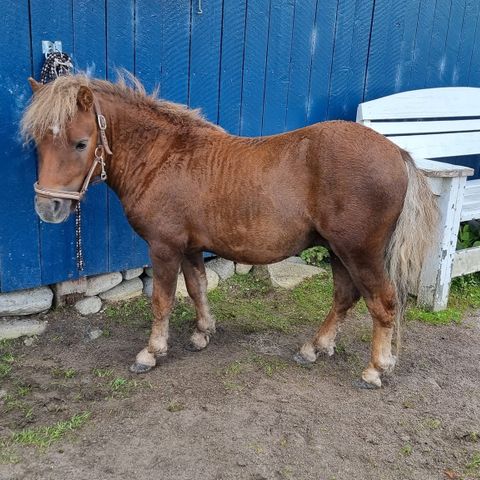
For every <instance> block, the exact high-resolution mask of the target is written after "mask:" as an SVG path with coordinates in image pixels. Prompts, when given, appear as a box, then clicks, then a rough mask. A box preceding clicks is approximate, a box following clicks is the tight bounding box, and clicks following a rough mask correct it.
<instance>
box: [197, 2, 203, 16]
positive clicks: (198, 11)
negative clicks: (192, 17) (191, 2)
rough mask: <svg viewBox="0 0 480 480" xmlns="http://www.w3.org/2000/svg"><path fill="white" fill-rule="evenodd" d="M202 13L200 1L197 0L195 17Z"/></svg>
mask: <svg viewBox="0 0 480 480" xmlns="http://www.w3.org/2000/svg"><path fill="white" fill-rule="evenodd" d="M202 13H203V10H202V0H198V6H197V15H201V14H202Z"/></svg>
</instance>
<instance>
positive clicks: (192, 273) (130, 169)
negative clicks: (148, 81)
mask: <svg viewBox="0 0 480 480" xmlns="http://www.w3.org/2000/svg"><path fill="white" fill-rule="evenodd" d="M30 83H31V86H32V89H33V91H34V95H33V98H32V101H31V104H30V105H29V107H28V109H27V110H26V112H25V114H24V116H23V120H22V133H23V135H24V137H25V138H26V140H31V139H33V140H34V141H35V142H36V145H37V150H38V154H39V159H40V160H39V176H38V183H37V184H36V185H35V191H36V192H37V195H36V199H35V208H36V211H37V213H38V215H39V216H40V218H41V219H42V220H44V221H46V222H52V223H57V222H62V221H64V220H65V219H66V218H67V217H68V215H69V214H70V212H71V211H72V209H73V208H74V207H75V205H76V202H77V201H80V200H81V198H82V196H83V194H84V193H85V190H86V188H87V187H88V183H89V182H90V178H91V177H92V175H94V174H100V173H102V178H105V176H106V175H108V179H107V183H108V185H109V186H110V187H111V188H112V189H113V190H114V191H115V192H116V193H117V195H118V197H119V198H120V200H121V202H122V205H123V207H124V209H125V214H126V216H127V218H128V221H129V222H130V224H131V225H132V227H133V228H134V229H135V231H136V232H137V233H138V234H139V235H140V236H141V237H142V238H144V239H145V240H146V242H147V243H148V245H149V249H150V256H151V260H152V265H153V296H152V307H153V313H154V320H153V325H152V332H151V335H150V339H149V342H148V345H147V346H146V347H145V348H144V349H143V350H141V351H140V352H139V353H138V355H137V356H136V361H135V363H134V364H133V365H132V366H131V367H130V368H131V370H132V371H133V372H136V373H143V372H146V371H148V370H149V369H151V368H152V367H154V366H155V364H156V357H159V356H163V355H166V353H167V348H168V342H167V340H168V322H169V315H170V312H171V309H172V306H173V303H174V294H175V287H176V282H177V276H178V272H179V269H180V267H181V268H182V270H183V273H184V275H185V281H186V284H187V289H188V293H189V295H190V297H191V298H192V300H193V302H194V304H195V308H196V328H195V330H194V332H193V334H192V337H191V346H192V347H193V348H194V349H196V350H200V349H203V348H205V347H206V346H207V344H208V343H209V340H210V336H211V335H212V334H213V333H214V332H215V321H214V319H213V318H212V315H211V313H210V310H209V307H208V303H207V298H206V287H207V285H206V276H205V267H204V263H203V256H202V251H204V250H209V251H213V252H215V253H216V254H218V255H220V256H222V257H224V258H227V259H230V260H234V261H236V262H241V263H250V264H269V263H272V262H278V261H280V260H282V259H284V258H286V257H288V256H290V255H293V254H297V253H298V252H300V251H301V250H303V249H305V248H308V247H312V246H315V245H324V246H326V247H327V248H328V249H329V251H330V254H331V264H332V270H333V279H334V285H335V292H334V299H333V306H332V308H331V310H330V313H329V314H328V316H327V318H326V320H325V321H324V322H323V324H322V325H321V326H320V328H319V330H318V331H317V332H316V333H315V335H314V336H313V338H312V339H311V340H309V341H307V342H306V343H305V344H304V345H303V346H302V348H301V349H300V351H299V353H298V354H296V355H295V359H296V361H297V362H300V363H309V362H314V361H315V360H316V359H317V356H318V355H319V353H320V352H326V353H327V354H328V355H332V354H333V352H334V346H335V335H336V331H337V325H338V323H339V322H341V321H342V320H343V319H344V317H345V315H346V313H347V311H348V310H349V309H350V308H351V307H352V306H353V305H354V304H355V303H356V302H357V301H358V299H359V298H360V296H362V297H363V298H364V299H365V302H366V304H367V306H368V309H369V312H370V314H371V316H372V319H373V338H372V351H371V359H370V362H369V364H368V366H367V367H366V369H365V370H364V371H363V374H362V379H363V385H364V386H373V387H380V386H381V376H382V374H384V373H386V372H389V371H390V370H392V369H393V367H394V365H395V361H396V357H395V355H393V354H392V349H391V344H392V333H393V330H394V326H395V324H397V326H398V324H399V321H400V318H401V316H402V312H403V307H404V305H405V301H406V294H407V291H408V289H409V288H410V289H414V288H415V285H416V283H417V281H418V278H419V272H420V269H421V264H422V260H423V257H424V254H425V252H426V249H427V248H428V242H429V240H428V239H430V238H433V233H434V232H433V229H434V228H435V224H436V204H435V201H434V197H433V194H432V193H431V191H430V190H429V188H428V185H427V182H426V180H425V178H424V176H423V174H422V173H421V172H420V171H419V170H417V168H416V167H415V165H414V163H413V161H412V159H411V158H410V156H409V155H408V153H406V152H405V151H403V150H401V149H400V148H398V147H397V146H396V145H394V144H393V143H391V142H390V141H389V140H387V139H386V138H385V137H383V136H382V135H379V134H378V133H375V132H374V131H373V130H371V129H369V128H367V127H363V126H361V125H358V124H356V123H350V122H342V121H334V122H325V123H318V124H315V125H311V126H308V127H305V128H301V129H299V130H295V131H292V132H289V133H285V134H281V135H273V136H269V137H263V138H243V137H237V136H234V135H230V134H228V133H226V132H225V131H224V130H222V129H221V128H220V127H218V126H216V125H214V124H212V123H209V122H208V121H206V120H204V119H203V118H202V117H201V116H200V115H199V113H198V112H197V111H194V110H189V109H187V108H186V107H184V106H182V105H176V104H173V103H169V102H165V101H161V100H158V99H156V98H154V97H153V96H147V95H146V94H145V91H144V89H143V87H142V86H141V85H140V84H139V82H138V81H135V79H133V83H134V84H135V85H134V88H130V87H129V86H127V85H126V83H125V81H124V80H122V79H121V80H120V81H119V82H118V83H116V84H113V83H110V82H106V81H102V80H94V79H90V78H87V77H86V76H84V75H72V76H67V77H60V78H58V79H57V80H55V81H54V82H52V83H50V84H47V85H40V84H38V83H36V82H35V81H34V80H31V79H30ZM110 149H111V150H110ZM112 152H113V153H112Z"/></svg>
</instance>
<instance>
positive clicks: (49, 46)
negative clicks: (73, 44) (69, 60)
mask: <svg viewBox="0 0 480 480" xmlns="http://www.w3.org/2000/svg"><path fill="white" fill-rule="evenodd" d="M53 52H60V53H62V42H61V41H60V40H55V41H54V42H51V41H50V40H42V53H43V54H44V55H45V57H47V56H48V55H49V54H50V53H53Z"/></svg>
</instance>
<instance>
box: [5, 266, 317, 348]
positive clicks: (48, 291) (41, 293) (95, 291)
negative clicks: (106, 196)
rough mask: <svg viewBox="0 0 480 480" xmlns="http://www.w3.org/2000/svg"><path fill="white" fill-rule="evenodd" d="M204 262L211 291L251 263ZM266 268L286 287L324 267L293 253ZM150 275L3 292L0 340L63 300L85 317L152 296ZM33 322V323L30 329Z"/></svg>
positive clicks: (132, 273)
mask: <svg viewBox="0 0 480 480" xmlns="http://www.w3.org/2000/svg"><path fill="white" fill-rule="evenodd" d="M205 264H206V273H207V281H208V290H209V291H210V290H212V289H214V288H216V287H217V286H218V283H219V282H220V281H223V280H226V279H228V278H230V277H231V276H232V275H234V274H235V273H237V274H239V275H245V274H248V273H249V272H250V271H251V270H252V268H253V267H252V265H244V264H240V263H234V262H232V261H230V260H225V259H223V258H220V257H217V258H213V259H211V260H207V261H206V262H205ZM262 268H264V269H265V270H266V272H267V273H268V275H269V277H270V279H271V281H272V284H273V285H274V286H276V287H282V288H292V287H294V286H295V285H297V284H298V283H300V282H301V281H302V280H304V279H305V278H308V277H310V276H313V275H316V274H318V273H320V272H321V269H319V268H317V267H312V266H310V265H305V262H303V260H301V259H300V258H299V257H291V258H289V259H286V260H284V261H282V262H278V263H275V264H272V265H268V266H266V267H262ZM152 276H153V273H152V269H151V268H150V267H145V268H133V269H130V270H125V271H122V272H113V273H106V274H102V275H94V276H90V277H82V278H79V279H78V280H67V281H64V282H60V283H56V284H54V285H51V286H42V287H38V288H32V289H28V290H19V291H15V292H9V293H0V339H2V338H14V337H12V335H13V334H12V322H14V320H12V317H19V316H25V315H35V314H39V313H44V312H47V311H48V310H50V308H52V307H58V306H61V305H65V304H69V305H73V307H74V308H75V310H76V311H77V312H78V313H80V314H81V315H85V316H86V315H92V314H94V313H98V312H99V311H100V310H101V309H102V307H103V305H104V303H109V302H119V301H124V300H129V299H131V298H135V297H138V296H140V295H142V294H145V295H147V296H149V297H150V296H151V295H152V288H153V278H152ZM176 296H177V297H187V296H188V292H187V288H186V285H185V279H184V278H183V275H180V276H179V278H178V284H177V290H176ZM2 317H6V318H4V319H2ZM36 322H37V320H32V319H23V320H17V323H18V328H17V330H16V331H18V332H19V334H18V336H23V335H27V336H29V335H37V334H38V333H39V325H38V324H37V323H36ZM29 325H30V326H31V327H32V328H28V326H29ZM40 330H42V329H41V328H40ZM42 331H43V330H42ZM40 333H41V332H40Z"/></svg>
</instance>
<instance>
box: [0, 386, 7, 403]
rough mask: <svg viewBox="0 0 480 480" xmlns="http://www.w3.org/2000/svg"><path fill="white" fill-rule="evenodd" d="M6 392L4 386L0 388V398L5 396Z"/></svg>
mask: <svg viewBox="0 0 480 480" xmlns="http://www.w3.org/2000/svg"><path fill="white" fill-rule="evenodd" d="M7 394H8V392H7V390H6V389H5V388H0V400H1V399H2V398H5V397H6V396H7Z"/></svg>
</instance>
